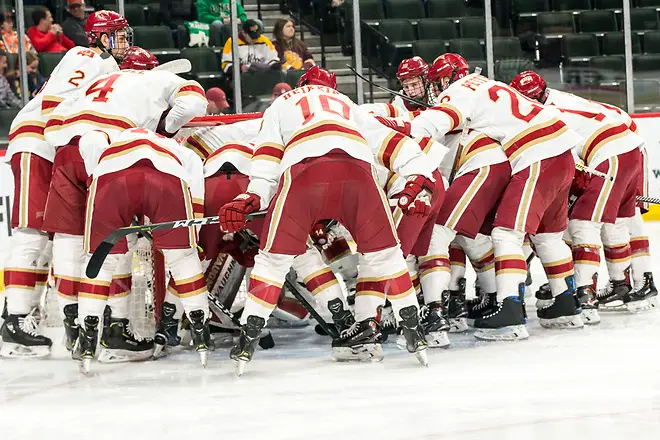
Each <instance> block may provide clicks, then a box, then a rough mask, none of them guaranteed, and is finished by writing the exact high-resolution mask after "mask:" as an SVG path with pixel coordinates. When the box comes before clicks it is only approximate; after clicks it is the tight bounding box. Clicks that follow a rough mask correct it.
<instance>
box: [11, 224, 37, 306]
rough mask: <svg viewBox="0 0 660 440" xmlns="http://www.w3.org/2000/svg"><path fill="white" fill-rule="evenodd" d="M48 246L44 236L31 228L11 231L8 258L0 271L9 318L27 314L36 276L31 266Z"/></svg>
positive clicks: (33, 266)
mask: <svg viewBox="0 0 660 440" xmlns="http://www.w3.org/2000/svg"><path fill="white" fill-rule="evenodd" d="M47 243H48V235H46V234H44V233H43V232H40V231H37V230H35V229H28V228H16V229H14V230H13V231H12V236H11V240H10V248H9V255H8V258H7V260H6V267H5V269H4V278H5V281H4V283H5V295H6V298H7V311H8V312H9V314H10V315H25V314H27V313H29V312H30V306H31V303H32V295H33V291H34V289H35V287H36V285H37V280H38V278H39V274H38V272H37V270H36V269H35V267H37V263H38V261H39V259H40V257H41V254H42V252H43V250H44V249H45V247H46V244H47Z"/></svg>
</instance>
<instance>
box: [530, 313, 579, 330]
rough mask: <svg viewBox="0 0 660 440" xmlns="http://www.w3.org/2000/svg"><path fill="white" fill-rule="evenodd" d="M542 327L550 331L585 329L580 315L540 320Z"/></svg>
mask: <svg viewBox="0 0 660 440" xmlns="http://www.w3.org/2000/svg"><path fill="white" fill-rule="evenodd" d="M539 322H540V323H541V327H543V328H548V329H573V328H575V329H577V328H584V321H583V320H582V317H581V316H580V315H571V316H560V317H559V318H553V319H543V318H539Z"/></svg>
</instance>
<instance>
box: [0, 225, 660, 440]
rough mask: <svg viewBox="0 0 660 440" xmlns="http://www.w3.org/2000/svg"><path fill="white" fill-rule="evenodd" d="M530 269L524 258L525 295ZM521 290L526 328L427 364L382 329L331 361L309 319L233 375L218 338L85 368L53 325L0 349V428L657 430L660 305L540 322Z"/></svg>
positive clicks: (543, 433) (320, 433)
mask: <svg viewBox="0 0 660 440" xmlns="http://www.w3.org/2000/svg"><path fill="white" fill-rule="evenodd" d="M649 227H650V229H651V231H652V234H651V243H652V252H653V254H654V255H660V224H650V225H649ZM659 260H660V259H659ZM656 261H658V260H656ZM541 273H542V271H541V267H540V265H539V264H538V262H535V263H534V266H533V275H534V285H533V286H532V289H530V291H529V292H528V294H529V295H533V292H534V291H535V290H536V287H537V286H538V285H539V284H540V283H541V282H543V281H544V280H543V275H542V274H541ZM603 275H604V274H603ZM656 276H657V277H660V272H658V271H656ZM527 303H528V313H529V316H530V323H529V325H528V327H529V333H530V335H531V337H530V339H529V340H528V341H523V342H517V343H483V342H477V341H476V340H475V339H474V338H473V336H472V335H471V333H469V334H464V335H458V336H454V335H452V336H451V340H452V346H451V348H449V349H447V350H444V349H439V350H430V355H429V358H430V362H431V365H430V367H428V368H424V367H422V366H421V365H419V364H418V362H417V360H416V359H415V358H414V357H413V356H412V355H409V354H407V353H404V352H401V351H400V350H398V349H397V348H395V346H394V344H393V342H389V343H387V344H386V347H385V352H386V358H385V360H384V361H383V362H382V363H377V364H345V363H344V364H342V363H335V362H333V361H332V360H331V359H330V357H329V354H330V341H329V339H327V338H324V337H322V336H318V335H316V334H315V333H314V331H313V329H312V327H311V326H310V327H306V328H303V329H296V330H292V329H288V330H277V329H276V330H274V331H273V334H274V338H275V342H276V347H275V348H274V349H272V350H267V351H262V350H259V351H257V353H256V355H255V358H254V360H253V362H251V363H250V364H248V365H247V368H246V373H245V375H244V376H243V377H241V378H240V379H237V378H236V377H235V376H234V374H233V364H232V363H231V362H230V360H229V358H228V348H227V347H226V346H225V347H224V348H219V349H218V350H216V351H215V352H214V353H212V354H211V356H210V359H209V367H208V368H207V369H206V370H202V369H201V367H200V366H199V364H198V358H197V355H196V354H195V353H193V352H191V351H187V350H182V349H179V350H178V351H175V352H174V353H173V354H172V355H171V356H169V357H168V358H166V359H162V360H159V361H152V362H146V363H135V364H114V365H100V364H98V363H96V364H94V366H93V368H94V371H95V372H96V375H95V376H93V377H84V376H82V375H81V374H80V373H79V372H78V369H77V365H76V363H74V362H73V361H72V360H70V359H69V358H68V356H67V354H66V352H65V351H64V349H63V348H62V347H61V346H60V344H59V338H60V337H61V334H60V333H61V330H55V331H56V332H57V334H56V335H51V336H54V337H55V338H56V344H55V345H56V348H55V349H54V353H53V356H52V357H51V358H49V359H47V360H40V361H39V360H35V361H17V360H8V359H0V439H2V440H10V439H21V440H42V439H67V440H68V439H71V438H85V439H90V440H97V439H113V440H123V439H170V438H177V439H182V438H186V439H190V440H195V439H207V438H211V439H238V438H240V439H267V440H275V439H286V440H291V439H306V440H307V439H313V440H321V439H332V440H337V439H358V438H375V439H415V440H421V439H488V440H491V439H492V440H496V439H502V440H518V439H521V440H572V439H580V440H590V439H597V440H609V439H617V440H618V439H630V440H633V439H634V440H645V439H653V440H657V439H659V438H660V376H659V375H658V373H659V372H660V362H658V359H659V357H660V356H659V354H660V343H659V339H660V314H659V313H657V312H647V313H640V314H636V315H632V314H626V313H610V314H605V313H603V314H602V317H603V322H602V323H601V324H600V325H599V326H596V327H588V328H585V329H583V330H555V331H551V330H545V329H542V328H540V326H539V323H538V320H537V319H536V316H535V313H534V309H533V303H534V300H533V298H531V297H529V299H528V301H527Z"/></svg>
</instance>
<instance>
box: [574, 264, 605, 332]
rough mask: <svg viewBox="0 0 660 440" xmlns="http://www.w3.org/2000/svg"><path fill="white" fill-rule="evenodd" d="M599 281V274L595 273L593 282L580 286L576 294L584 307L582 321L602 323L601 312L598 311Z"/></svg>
mask: <svg viewBox="0 0 660 440" xmlns="http://www.w3.org/2000/svg"><path fill="white" fill-rule="evenodd" d="M597 283H598V274H595V275H594V278H593V282H592V284H590V285H587V286H580V287H578V288H577V291H576V292H575V296H576V297H577V300H578V303H579V304H580V308H581V309H582V321H583V322H584V323H585V324H587V325H595V324H598V323H600V314H599V313H598V307H599V304H598V298H597V297H596V286H597V285H598V284H597Z"/></svg>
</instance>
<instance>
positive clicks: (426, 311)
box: [419, 305, 429, 321]
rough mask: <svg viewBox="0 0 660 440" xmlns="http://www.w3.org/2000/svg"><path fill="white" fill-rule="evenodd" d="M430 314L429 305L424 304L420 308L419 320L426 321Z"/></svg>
mask: <svg viewBox="0 0 660 440" xmlns="http://www.w3.org/2000/svg"><path fill="white" fill-rule="evenodd" d="M428 316H429V306H427V305H423V306H422V307H421V308H420V310H419V320H420V321H424V320H426V318H428Z"/></svg>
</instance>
